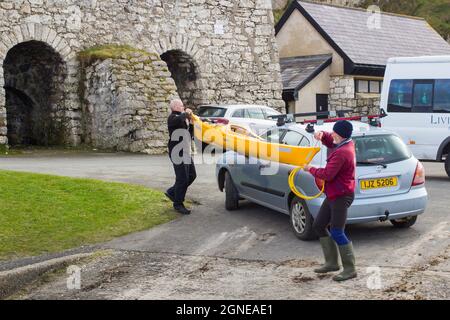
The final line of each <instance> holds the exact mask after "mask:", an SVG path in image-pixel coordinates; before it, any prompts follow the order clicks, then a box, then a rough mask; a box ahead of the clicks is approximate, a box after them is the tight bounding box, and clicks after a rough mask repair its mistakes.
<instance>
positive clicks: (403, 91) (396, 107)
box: [388, 80, 413, 112]
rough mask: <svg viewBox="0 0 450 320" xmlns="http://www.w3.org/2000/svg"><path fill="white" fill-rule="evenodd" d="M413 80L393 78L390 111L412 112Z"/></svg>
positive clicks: (390, 90)
mask: <svg viewBox="0 0 450 320" xmlns="http://www.w3.org/2000/svg"><path fill="white" fill-rule="evenodd" d="M412 91H413V80H392V81H391V86H390V88H389V99H388V112H411V108H412Z"/></svg>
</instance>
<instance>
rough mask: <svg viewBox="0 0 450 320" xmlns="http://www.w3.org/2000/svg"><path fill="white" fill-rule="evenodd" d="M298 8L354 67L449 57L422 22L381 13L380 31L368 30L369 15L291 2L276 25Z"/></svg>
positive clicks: (443, 43)
mask: <svg viewBox="0 0 450 320" xmlns="http://www.w3.org/2000/svg"><path fill="white" fill-rule="evenodd" d="M295 9H298V10H300V12H301V13H302V14H303V15H304V16H305V17H306V18H307V19H308V20H309V21H310V22H311V23H312V24H313V25H314V27H315V28H316V29H317V30H318V31H319V32H320V33H321V34H322V36H324V38H325V39H326V40H327V41H328V42H329V43H330V44H331V45H332V46H333V47H334V48H335V49H336V51H337V52H338V53H339V54H340V55H341V56H343V58H344V59H345V60H347V61H348V62H351V63H353V68H354V67H355V65H373V66H383V67H384V66H385V65H386V63H387V60H388V59H389V58H391V57H399V56H407V57H411V56H424V55H450V45H449V44H448V43H447V42H446V41H445V40H444V39H443V38H442V37H441V36H440V35H439V34H438V33H437V32H436V31H435V30H434V29H433V28H432V27H431V26H430V25H429V24H428V23H427V22H426V21H425V20H424V19H421V18H416V17H408V16H401V15H395V14H390V13H382V14H381V20H380V22H381V28H380V29H374V28H369V27H368V21H370V20H369V18H370V17H371V16H372V13H369V12H367V11H366V10H361V9H355V8H346V7H339V6H333V5H328V4H319V3H311V2H306V1H294V2H293V4H292V5H291V7H290V8H289V9H288V11H287V12H286V14H285V16H284V17H283V18H282V19H281V20H280V23H279V24H278V25H277V27H276V29H277V32H279V30H280V29H281V28H282V26H283V25H284V23H285V22H286V20H287V19H288V18H289V16H290V14H292V12H293V10H295Z"/></svg>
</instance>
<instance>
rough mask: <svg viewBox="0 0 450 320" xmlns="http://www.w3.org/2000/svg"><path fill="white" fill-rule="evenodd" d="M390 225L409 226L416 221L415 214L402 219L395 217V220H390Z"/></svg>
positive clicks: (397, 226)
mask: <svg viewBox="0 0 450 320" xmlns="http://www.w3.org/2000/svg"><path fill="white" fill-rule="evenodd" d="M390 221H391V223H392V225H393V226H394V227H396V228H409V227H412V226H413V225H414V224H415V223H416V221H417V216H412V217H406V218H402V219H395V220H390Z"/></svg>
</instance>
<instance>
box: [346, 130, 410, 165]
mask: <svg viewBox="0 0 450 320" xmlns="http://www.w3.org/2000/svg"><path fill="white" fill-rule="evenodd" d="M353 140H354V141H355V149H356V161H357V162H358V165H376V164H388V163H394V162H399V161H403V160H407V159H409V158H411V157H412V153H411V151H410V150H409V148H408V147H407V146H406V144H405V143H404V142H403V141H402V139H400V138H399V137H398V136H396V135H394V134H385V135H373V136H372V135H370V136H361V137H354V138H353Z"/></svg>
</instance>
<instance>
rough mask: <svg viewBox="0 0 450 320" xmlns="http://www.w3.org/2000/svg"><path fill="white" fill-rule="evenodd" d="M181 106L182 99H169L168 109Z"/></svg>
mask: <svg viewBox="0 0 450 320" xmlns="http://www.w3.org/2000/svg"><path fill="white" fill-rule="evenodd" d="M180 106H181V107H182V106H183V101H181V100H180V99H173V100H172V101H170V109H171V110H173V109H174V108H176V107H180Z"/></svg>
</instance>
